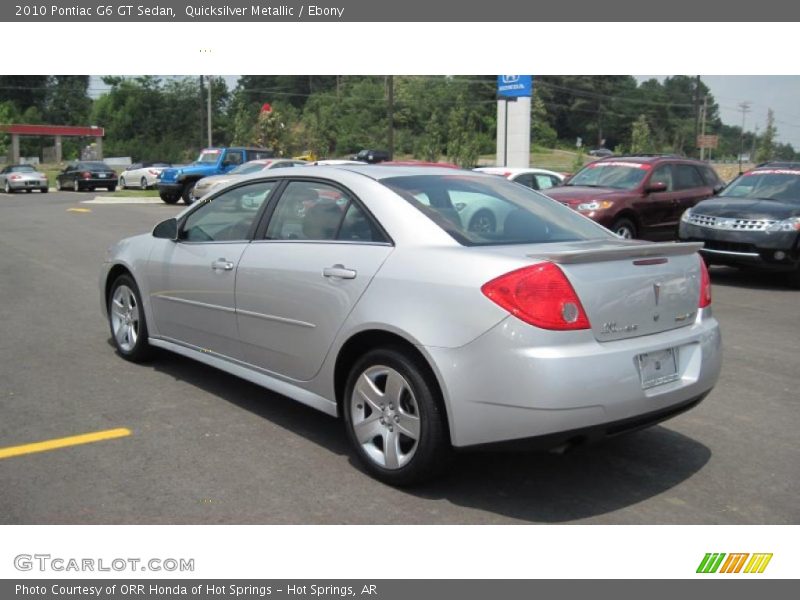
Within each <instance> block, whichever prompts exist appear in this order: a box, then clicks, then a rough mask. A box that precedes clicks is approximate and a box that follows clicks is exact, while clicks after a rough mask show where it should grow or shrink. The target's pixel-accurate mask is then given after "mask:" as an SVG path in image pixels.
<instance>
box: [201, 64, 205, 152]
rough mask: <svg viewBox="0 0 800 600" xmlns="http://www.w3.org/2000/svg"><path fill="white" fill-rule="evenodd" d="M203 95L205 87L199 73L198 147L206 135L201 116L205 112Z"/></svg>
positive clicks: (203, 120)
mask: <svg viewBox="0 0 800 600" xmlns="http://www.w3.org/2000/svg"><path fill="white" fill-rule="evenodd" d="M205 95H206V88H205V85H204V83H203V76H202V75H200V148H202V147H203V138H205V137H206V124H205V119H204V118H203V113H204V112H205V107H204V106H203V105H204V104H205Z"/></svg>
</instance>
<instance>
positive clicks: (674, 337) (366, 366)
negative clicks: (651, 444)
mask: <svg viewBox="0 0 800 600" xmlns="http://www.w3.org/2000/svg"><path fill="white" fill-rule="evenodd" d="M298 171H299V172H298ZM466 196H469V197H470V201H471V202H475V203H480V202H481V201H483V202H485V203H486V204H487V205H491V206H493V207H496V206H497V205H498V204H499V203H505V204H506V205H507V207H508V210H505V211H503V213H504V214H505V215H506V216H505V217H504V219H503V222H502V223H498V224H497V226H496V227H495V228H494V230H493V231H483V232H477V231H473V230H471V229H470V228H469V224H468V223H464V222H462V220H461V218H460V216H459V212H458V210H456V208H455V207H454V203H453V198H454V197H457V198H462V199H463V198H464V197H466ZM699 247H700V245H699V244H673V243H669V244H653V243H648V242H641V241H633V240H623V239H620V238H618V237H617V236H615V235H613V234H612V233H611V232H609V231H608V230H607V229H605V228H603V227H601V226H600V225H597V224H596V223H594V222H592V221H591V220H589V219H588V218H586V217H583V216H581V215H580V214H578V213H576V212H574V211H572V210H570V209H569V208H567V207H566V206H563V205H562V204H560V203H558V202H556V201H554V200H551V199H549V198H546V197H544V196H542V195H540V194H538V193H537V192H534V191H532V190H530V189H527V188H525V187H523V186H520V185H516V184H514V183H511V182H509V181H505V180H503V179H500V178H497V177H492V176H490V175H483V174H479V173H474V172H469V171H459V170H454V169H444V168H430V167H429V168H425V167H399V166H380V165H375V166H373V165H364V166H342V167H319V168H314V169H313V172H312V170H305V169H303V170H299V169H277V170H275V171H273V172H262V173H258V174H256V175H254V176H248V177H246V178H243V179H239V180H236V181H235V183H231V184H230V185H228V186H226V187H224V188H222V189H219V190H217V191H215V192H214V193H212V194H210V195H209V196H207V197H206V198H205V199H204V200H203V201H202V202H200V203H198V204H196V205H193V206H191V207H188V208H187V209H186V210H184V211H183V212H182V213H181V214H179V215H178V216H177V217H176V218H173V219H168V220H166V221H164V222H162V223H160V224H159V225H157V226H156V228H155V229H154V231H153V232H152V234H146V235H139V236H136V237H132V238H128V239H125V240H122V241H121V242H119V243H117V244H116V245H115V246H113V247H112V248H111V249H110V250H109V254H108V257H107V259H106V262H105V264H104V266H103V269H102V273H101V276H100V288H101V294H102V306H103V309H104V310H105V311H106V314H107V317H108V321H109V324H110V327H111V333H112V336H113V340H114V343H115V344H116V347H117V350H118V352H119V354H120V355H122V357H124V358H126V359H129V360H133V361H139V360H143V359H145V358H146V357H147V355H148V351H149V350H150V349H151V348H152V347H158V348H163V349H167V350H170V351H173V352H176V353H178V354H182V355H184V356H188V357H191V358H193V359H196V360H198V361H200V362H202V363H205V364H207V365H211V366H213V367H216V368H218V369H221V370H223V371H227V372H229V373H232V374H234V375H237V376H240V377H242V378H244V379H247V380H249V381H252V382H255V383H257V384H260V385H262V386H264V387H266V388H269V389H272V390H274V391H276V392H279V393H281V394H285V395H286V396H289V397H290V398H293V399H295V400H298V401H299V402H302V403H304V404H307V405H309V406H312V407H314V408H317V409H319V410H322V411H324V412H326V413H328V414H331V415H341V416H342V417H343V419H344V422H345V425H346V429H347V433H348V436H349V438H350V440H351V442H352V444H353V446H354V448H355V451H356V453H357V454H358V456H359V457H360V459H361V460H362V462H363V464H364V465H365V467H366V469H367V470H368V471H369V472H370V473H371V474H372V475H373V476H375V477H377V478H379V479H381V480H382V481H385V482H387V483H391V484H395V485H402V484H410V483H414V482H418V481H421V480H424V479H426V478H430V477H433V476H435V475H437V474H439V473H440V472H441V471H442V470H443V469H444V468H445V466H446V465H447V463H448V458H449V457H450V456H451V454H452V451H453V449H461V448H467V447H485V446H489V445H492V446H494V445H505V444H506V443H509V444H512V445H514V444H517V443H523V444H526V445H527V444H530V445H531V446H538V447H543V448H548V447H549V448H555V447H562V446H565V445H574V444H577V443H580V442H584V441H591V440H597V439H602V438H604V437H607V436H611V435H616V434H618V433H622V432H625V431H630V430H634V429H638V428H641V427H644V426H648V425H652V424H654V423H657V422H659V421H662V420H664V419H666V418H668V417H671V416H673V415H675V414H678V413H680V412H682V411H684V410H687V409H689V408H691V407H693V406H695V405H696V404H697V403H698V402H700V401H701V400H702V399H703V398H704V397H705V396H706V395H707V394H708V392H709V391H710V390H711V389H712V387H713V386H714V384H715V383H716V381H717V378H718V375H719V371H720V363H721V347H720V346H721V340H720V333H719V326H718V323H717V321H716V320H715V319H714V318H713V316H712V314H711V290H710V284H709V279H708V273H707V272H706V269H705V265H704V263H703V261H702V260H701V259H700V257H699V255H698V254H697V250H698V248H699Z"/></svg>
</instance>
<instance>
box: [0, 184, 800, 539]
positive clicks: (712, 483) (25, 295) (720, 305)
mask: <svg viewBox="0 0 800 600" xmlns="http://www.w3.org/2000/svg"><path fill="white" fill-rule="evenodd" d="M93 197H94V194H75V193H69V192H67V193H50V194H47V195H38V194H31V195H27V194H26V195H15V196H9V195H2V194H0V214H2V219H0V277H1V278H2V279H1V281H2V284H1V285H0V318H1V319H2V321H0V322H1V323H2V326H1V327H2V328H1V329H0V359H1V360H0V400H1V403H0V449H3V448H12V447H17V446H23V445H26V444H30V443H33V442H39V441H43V440H51V439H60V438H64V437H68V436H76V435H81V434H86V433H92V432H98V431H106V430H116V431H119V430H121V429H124V430H128V431H129V432H130V433H129V434H124V435H122V434H120V435H117V436H112V437H109V439H104V440H101V441H96V442H93V443H89V444H81V445H75V446H65V447H60V448H55V449H52V450H49V451H47V452H38V453H31V454H20V455H17V456H9V457H8V458H0V481H2V482H3V485H2V487H0V522H3V523H569V522H588V523H634V524H649V523H708V524H716V523H731V524H739V523H776V524H782V523H796V522H798V518H800V508H799V507H798V504H797V501H796V498H797V497H798V493H800V483H799V482H798V479H799V478H798V474H797V465H798V464H800V449H799V448H798V444H797V434H796V432H797V430H798V425H800V417H799V416H798V396H800V394H798V389H797V388H798V385H797V384H798V380H799V377H798V371H800V358H798V339H800V322H798V320H797V318H796V312H797V309H796V306H797V299H798V297H800V291H796V290H790V289H788V288H785V287H783V286H782V285H781V283H780V280H779V277H778V276H772V275H765V274H749V273H740V272H737V271H733V270H728V269H720V268H715V269H713V270H712V280H713V283H714V311H715V314H716V316H717V318H718V319H719V320H720V322H721V325H722V327H723V340H724V342H723V346H724V353H725V358H724V366H723V373H722V377H721V379H720V382H719V384H718V386H717V388H716V389H715V390H714V391H713V392H712V394H711V395H710V396H709V397H708V398H707V399H706V400H705V402H703V404H701V405H700V406H699V407H698V408H696V409H694V410H693V411H691V412H689V413H687V414H684V415H681V416H679V417H677V418H675V419H673V420H671V421H668V422H666V423H664V424H663V425H661V426H658V427H655V428H652V429H649V430H646V431H643V432H639V433H636V434H633V435H630V436H627V437H624V438H619V439H616V440H614V441H612V442H609V443H606V444H603V445H597V446H591V447H586V448H583V449H580V450H578V451H576V452H574V453H571V454H567V455H564V456H558V455H552V454H485V453H475V454H466V455H463V456H461V457H460V458H459V460H458V461H457V462H456V463H455V464H454V466H453V468H452V472H451V473H450V474H449V475H448V476H447V477H445V478H443V479H442V480H441V481H437V482H436V483H433V484H430V485H427V486H423V487H419V488H414V489H410V490H396V489H392V488H390V487H387V486H385V485H382V484H380V483H378V482H376V481H374V480H372V479H370V478H369V477H367V476H366V475H365V474H363V473H362V472H361V471H360V470H359V468H358V465H357V463H356V461H355V458H354V457H353V456H352V455H351V453H350V450H349V446H348V444H347V440H346V439H345V435H344V429H343V427H342V426H341V424H340V423H338V422H337V421H335V420H334V419H332V418H330V417H327V416H325V415H323V414H321V413H318V412H316V411H314V410H312V409H309V408H306V407H304V406H301V405H298V404H296V403H294V402H292V401H290V400H288V399H285V398H283V397H281V396H278V395H276V394H273V393H271V392H269V391H266V390H263V389H261V388H258V387H256V386H254V385H251V384H249V383H246V382H244V381H240V380H238V379H236V378H234V377H232V376H229V375H226V374H222V373H220V372H217V371H214V370H212V369H210V368H208V367H205V366H203V365H200V364H198V363H194V362H192V361H189V360H187V359H184V358H181V357H178V356H173V355H169V354H166V353H164V354H160V355H159V356H158V358H157V360H155V361H154V362H152V363H150V364H148V365H144V366H140V365H134V364H131V363H128V362H125V361H123V360H122V359H120V358H119V357H118V356H116V354H115V353H114V351H113V348H112V346H111V343H110V341H109V334H108V327H107V325H106V323H105V322H104V321H103V319H102V318H101V316H100V310H99V301H100V300H99V296H98V292H97V273H98V270H99V264H100V262H101V261H102V259H103V256H104V254H105V249H106V248H107V247H108V246H109V245H110V244H111V243H113V242H114V241H116V240H118V239H119V238H121V237H125V236H127V235H131V234H134V233H140V232H144V231H147V230H149V229H151V228H152V226H153V225H154V224H155V223H156V222H158V221H160V220H162V219H165V218H167V217H169V216H172V215H174V214H175V213H177V212H178V211H179V210H180V209H181V205H178V206H168V205H165V204H161V203H137V204H135V203H133V202H132V199H124V200H123V199H118V200H117V201H115V202H114V203H112V204H105V203H103V202H102V201H98V202H91V203H87V202H82V201H87V200H91V199H92V198H93ZM0 456H2V450H0Z"/></svg>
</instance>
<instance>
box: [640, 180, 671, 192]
mask: <svg viewBox="0 0 800 600" xmlns="http://www.w3.org/2000/svg"><path fill="white" fill-rule="evenodd" d="M645 191H646V192H649V193H651V194H652V193H657V192H666V191H667V184H666V183H664V182H663V181H652V182H650V184H648V186H647V189H646V190H645Z"/></svg>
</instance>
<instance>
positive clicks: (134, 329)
mask: <svg viewBox="0 0 800 600" xmlns="http://www.w3.org/2000/svg"><path fill="white" fill-rule="evenodd" d="M138 338H139V327H138V322H132V323H131V324H130V325H128V340H129V341H130V343H131V346H135V345H136V340H137V339H138Z"/></svg>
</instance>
